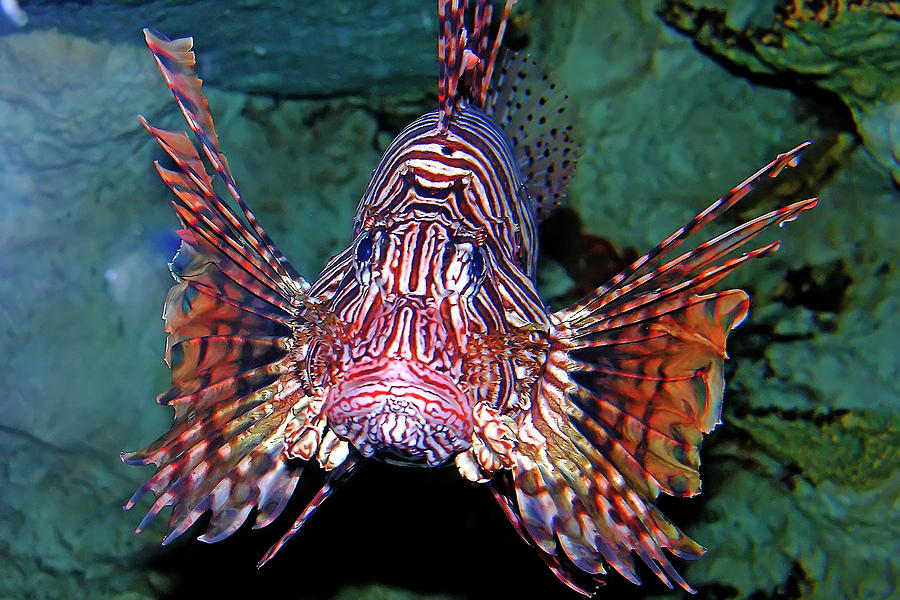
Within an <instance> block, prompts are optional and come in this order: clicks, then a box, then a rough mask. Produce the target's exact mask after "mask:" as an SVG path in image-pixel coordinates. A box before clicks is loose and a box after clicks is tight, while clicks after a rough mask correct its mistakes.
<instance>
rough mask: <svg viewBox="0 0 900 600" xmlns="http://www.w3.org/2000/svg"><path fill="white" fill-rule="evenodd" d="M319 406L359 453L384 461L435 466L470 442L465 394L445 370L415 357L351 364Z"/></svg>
mask: <svg viewBox="0 0 900 600" xmlns="http://www.w3.org/2000/svg"><path fill="white" fill-rule="evenodd" d="M324 410H325V414H326V418H327V421H328V425H329V426H330V427H331V428H332V429H333V430H334V432H335V433H336V434H337V435H339V436H340V437H342V438H344V439H346V440H347V441H349V442H350V443H351V444H353V445H354V446H355V447H356V449H357V450H358V451H359V452H360V453H361V454H362V455H363V456H367V457H374V458H377V459H379V460H383V461H385V462H389V463H397V464H404V465H424V466H437V465H439V464H442V463H444V462H445V461H447V459H449V458H450V457H451V456H452V455H453V454H455V453H457V452H461V451H463V450H466V449H467V448H469V446H470V444H471V438H472V432H473V424H472V416H471V407H470V405H469V401H468V399H467V397H466V396H465V394H464V393H463V392H462V390H460V388H459V386H457V384H456V382H454V381H453V380H452V379H451V378H450V377H448V376H447V375H446V374H445V373H443V372H441V371H437V370H435V369H433V368H431V367H428V366H426V365H424V364H421V363H419V362H418V361H415V360H399V359H377V360H374V361H370V362H367V363H363V364H359V365H355V366H353V367H351V368H350V369H349V370H348V371H347V373H346V375H345V376H344V377H343V378H342V379H341V381H339V382H338V383H337V384H336V385H335V386H334V387H332V389H331V390H330V391H329V394H328V397H327V398H326V401H325V406H324Z"/></svg>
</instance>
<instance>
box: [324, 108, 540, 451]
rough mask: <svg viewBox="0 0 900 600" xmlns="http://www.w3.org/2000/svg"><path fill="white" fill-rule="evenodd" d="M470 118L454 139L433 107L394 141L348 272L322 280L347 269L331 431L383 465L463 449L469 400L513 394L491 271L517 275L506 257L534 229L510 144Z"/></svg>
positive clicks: (469, 428) (360, 223)
mask: <svg viewBox="0 0 900 600" xmlns="http://www.w3.org/2000/svg"><path fill="white" fill-rule="evenodd" d="M464 115H466V119H461V118H457V119H454V121H453V124H452V126H451V131H450V135H447V134H446V133H445V134H444V135H439V134H438V130H437V125H438V114H437V113H429V114H426V115H424V116H423V117H422V118H420V119H419V120H417V121H416V122H414V123H413V124H412V125H410V126H409V127H408V128H407V129H406V130H404V131H403V132H402V133H401V134H400V135H399V136H398V138H397V140H395V142H394V143H393V144H392V145H391V146H390V147H389V148H388V150H387V152H386V153H385V156H384V157H383V159H382V161H381V164H380V166H379V168H378V169H376V171H375V173H374V175H373V178H372V183H371V184H370V187H369V189H368V191H367V193H366V195H365V196H364V197H363V201H362V202H361V204H360V212H359V216H358V218H357V234H356V237H355V240H354V242H353V244H352V245H351V247H350V248H348V250H347V251H345V252H344V254H342V255H341V256H342V257H343V258H342V260H343V268H341V269H327V268H326V271H325V273H323V279H324V280H325V281H327V280H328V279H329V273H334V274H335V275H334V276H338V273H340V274H341V279H342V284H341V285H339V286H335V287H338V288H340V291H339V292H337V295H336V297H335V301H334V303H333V305H332V310H334V311H335V313H336V314H338V315H340V318H341V320H342V321H343V322H344V323H346V328H345V330H344V343H343V344H342V346H343V347H342V348H339V349H338V350H339V352H334V353H333V354H332V356H330V357H329V358H328V359H326V360H324V361H323V362H327V363H330V364H332V365H333V364H335V362H336V361H337V362H339V364H340V365H341V366H340V367H338V368H337V369H336V371H337V373H338V375H337V376H336V377H335V381H334V383H333V384H332V385H331V386H330V388H329V392H328V396H327V398H326V400H325V405H324V410H325V414H326V418H327V421H328V424H329V426H330V427H331V428H332V429H333V430H334V431H335V433H337V434H338V435H339V436H341V437H343V438H345V439H347V440H349V441H350V442H351V443H353V445H354V446H355V447H356V448H357V449H358V450H359V451H360V452H361V453H362V454H363V455H364V456H375V457H378V458H380V459H382V460H385V461H387V462H393V463H403V464H426V465H428V466H434V465H438V464H441V463H443V462H444V461H446V460H447V459H448V458H450V457H451V456H453V455H454V454H456V453H458V452H461V451H463V450H466V449H468V448H469V447H470V446H471V443H472V433H473V418H472V414H473V407H474V405H475V404H476V403H478V402H479V401H482V400H488V399H489V400H491V401H492V402H496V401H497V400H498V394H501V395H502V394H503V393H504V390H508V389H510V388H511V386H510V385H509V383H510V381H509V378H510V377H511V376H512V375H511V369H510V368H508V367H507V366H506V365H504V364H503V363H504V361H503V360H502V357H503V356H504V354H505V353H506V352H507V350H508V349H507V347H506V342H505V340H504V336H503V333H504V332H505V330H506V329H507V327H506V325H505V322H504V317H503V316H502V315H501V314H500V313H501V312H502V311H500V310H498V302H497V299H498V298H499V294H498V293H497V286H496V279H497V277H496V276H497V274H498V271H503V270H507V269H513V270H515V271H520V269H521V267H520V266H519V264H517V262H516V260H517V259H516V255H515V253H514V252H510V249H511V248H516V247H518V248H520V249H521V248H522V247H524V246H526V243H525V241H524V238H523V232H528V231H530V230H531V228H529V227H527V226H526V227H523V226H522V225H521V224H518V221H519V219H525V220H526V221H527V220H528V219H529V218H530V216H529V215H527V214H526V213H522V212H521V211H518V212H517V211H516V210H514V208H513V207H520V206H521V205H522V203H520V202H517V201H516V199H517V195H516V192H517V189H518V175H517V170H516V168H515V166H514V165H513V164H512V162H511V158H510V156H511V154H510V150H509V142H508V141H506V138H505V136H503V134H502V133H501V132H500V130H499V129H498V128H497V127H496V126H494V125H493V124H492V123H491V122H490V120H489V119H488V118H487V117H486V116H484V115H483V114H478V113H476V111H474V110H473V111H469V112H467V113H464ZM498 172H499V173H500V174H501V176H500V177H497V175H496V174H497V173H498ZM529 243H530V241H529ZM519 260H522V258H521V250H520V252H519ZM522 262H526V261H524V260H522ZM351 273H352V277H353V281H352V283H351V284H350V285H348V279H349V275H350V274H351ZM320 281H322V280H320ZM486 381H487V382H490V384H489V385H485V384H484V382H486Z"/></svg>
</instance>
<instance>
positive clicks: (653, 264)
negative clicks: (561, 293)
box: [592, 142, 814, 296]
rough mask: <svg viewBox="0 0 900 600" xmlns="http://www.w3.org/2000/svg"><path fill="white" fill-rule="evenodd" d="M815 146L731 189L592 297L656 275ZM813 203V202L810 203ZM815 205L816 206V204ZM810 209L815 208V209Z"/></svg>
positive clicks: (782, 158)
mask: <svg viewBox="0 0 900 600" xmlns="http://www.w3.org/2000/svg"><path fill="white" fill-rule="evenodd" d="M810 144H812V142H803V143H802V144H800V145H799V146H797V147H795V148H792V149H791V150H788V151H787V152H785V153H783V154H779V155H778V156H777V157H775V159H774V160H772V162H770V163H769V164H767V165H766V166H764V167H763V168H761V169H760V170H758V171H757V172H756V173H754V174H753V175H751V176H750V177H748V178H747V179H745V180H744V181H742V182H741V183H740V184H738V185H737V186H735V187H734V188H732V189H731V190H730V191H729V192H728V193H727V194H725V195H724V196H722V197H720V198H719V199H717V200H716V201H715V202H713V203H712V204H710V205H709V206H708V207H707V208H706V209H705V210H703V211H702V212H701V213H699V214H698V215H697V216H695V217H694V218H693V219H691V220H690V221H689V222H688V223H687V224H686V225H684V226H683V227H680V228H679V229H677V230H676V231H675V232H673V233H672V234H671V235H670V236H669V237H667V238H666V239H665V240H663V241H662V242H660V243H659V244H658V245H657V246H656V247H655V248H653V249H652V250H651V251H650V252H648V253H646V254H644V255H643V256H641V257H640V258H638V259H637V260H635V261H634V262H633V263H632V264H631V265H629V266H628V268H626V269H625V270H624V271H622V272H621V273H619V274H618V275H616V276H615V277H613V278H612V279H611V280H609V281H608V282H607V283H605V284H603V285H602V286H600V288H598V289H597V291H596V292H595V293H594V294H592V296H605V295H606V294H607V293H608V292H610V291H612V290H617V289H622V288H623V287H625V286H627V285H628V283H630V282H631V281H632V280H634V279H637V278H640V277H642V276H644V275H646V274H647V273H649V272H651V271H654V270H655V269H656V268H657V265H658V264H659V262H660V261H661V260H662V259H663V258H664V257H665V256H666V255H668V254H669V253H671V252H672V251H673V250H674V249H675V248H677V247H678V246H680V245H681V244H682V243H683V242H684V241H685V240H686V239H687V238H689V237H690V236H692V235H693V234H695V233H697V232H698V231H700V230H701V229H703V228H704V227H705V226H706V225H708V224H709V223H710V222H712V221H713V220H714V219H716V218H717V217H719V216H720V215H722V214H723V213H724V212H726V211H727V210H729V209H730V208H731V207H733V206H734V205H735V204H737V203H738V202H739V201H740V200H742V199H743V198H744V197H745V196H747V194H749V193H750V192H751V191H753V189H754V188H755V187H756V185H757V184H759V182H760V181H762V180H763V178H766V177H768V178H774V177H777V176H778V175H779V174H780V173H781V171H782V170H784V168H785V167H787V166H795V165H796V164H798V161H799V159H800V152H801V151H803V150H804V149H805V148H806V147H807V146H809V145H810ZM807 202H810V201H807ZM813 205H814V204H813ZM808 208H812V205H811V206H809V207H808Z"/></svg>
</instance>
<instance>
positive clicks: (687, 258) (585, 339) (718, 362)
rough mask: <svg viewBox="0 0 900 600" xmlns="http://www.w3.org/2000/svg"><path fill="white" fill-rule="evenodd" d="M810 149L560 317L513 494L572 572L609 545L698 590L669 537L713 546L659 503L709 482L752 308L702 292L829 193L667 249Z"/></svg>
mask: <svg viewBox="0 0 900 600" xmlns="http://www.w3.org/2000/svg"><path fill="white" fill-rule="evenodd" d="M802 147H803V146H799V147H798V148H795V149H794V150H792V151H790V152H788V153H785V154H782V155H780V156H779V157H778V158H776V159H775V160H774V161H772V162H771V163H770V164H769V165H767V166H766V167H764V168H763V169H761V170H760V171H758V172H757V173H755V174H754V175H753V176H751V177H750V178H748V179H747V180H746V181H744V182H743V183H742V184H741V185H739V186H737V187H736V188H734V189H733V190H731V191H730V192H729V193H728V194H726V195H725V196H723V197H722V198H720V199H719V200H717V201H716V202H715V203H713V204H712V205H711V206H710V207H709V208H707V209H706V210H705V211H703V212H702V213H700V214H699V215H697V217H695V218H694V219H693V220H691V222H690V223H688V224H687V225H685V226H684V227H682V228H680V229H679V230H678V231H676V232H675V233H673V234H672V235H671V236H669V237H668V238H667V239H666V240H664V241H663V242H662V243H661V244H660V245H658V246H657V247H656V248H655V249H653V250H652V251H651V252H649V253H648V254H647V255H645V256H644V257H642V258H640V259H638V260H637V261H635V263H633V264H632V265H631V266H630V267H629V268H628V269H626V270H625V271H623V272H622V273H621V274H619V275H617V276H616V277H614V278H613V279H612V280H611V281H610V282H609V283H608V284H606V285H604V286H602V287H601V288H599V289H598V290H597V291H595V292H594V293H593V294H590V295H589V296H587V297H586V298H584V299H583V300H581V301H579V302H578V303H576V304H575V305H573V306H571V307H569V308H567V309H564V310H561V311H558V312H557V313H555V314H554V315H552V317H551V319H552V321H553V322H554V323H555V325H556V326H555V327H554V328H553V329H552V330H551V332H552V333H551V337H552V339H551V340H550V346H551V348H553V350H552V351H551V352H549V353H548V358H547V360H546V363H545V364H544V368H543V370H542V373H543V375H542V378H541V379H540V380H539V381H538V382H537V384H536V386H535V388H534V391H533V393H532V397H531V405H530V407H529V409H528V410H527V412H524V413H523V414H522V415H520V416H519V417H518V419H517V424H518V425H519V440H520V441H519V444H518V445H517V446H516V448H515V449H514V450H513V452H512V454H513V460H514V466H513V469H512V471H513V473H512V475H513V483H514V487H515V494H514V496H513V494H510V493H507V494H504V495H503V498H501V500H502V504H504V505H505V506H504V509H505V511H506V512H507V514H508V516H510V515H511V517H510V518H511V520H513V521H514V524H517V528H518V529H519V530H520V533H522V532H524V533H523V535H526V536H527V537H528V538H530V539H531V540H532V542H533V543H534V544H535V545H536V546H537V547H539V548H540V549H541V551H542V552H544V553H545V554H546V555H548V556H551V557H553V558H552V559H548V558H547V556H545V557H544V558H545V561H547V562H548V564H551V568H554V566H555V567H556V568H554V571H555V572H557V574H558V575H559V576H560V578H561V579H563V581H566V582H567V583H570V582H571V581H573V573H574V571H567V570H565V569H563V570H562V573H560V572H559V571H557V570H556V569H557V568H559V567H560V566H563V567H565V566H566V565H569V563H571V564H570V565H569V566H571V568H572V569H580V570H581V571H585V572H587V573H591V572H592V568H593V564H594V561H595V560H597V559H598V557H601V556H602V558H603V559H604V560H606V561H607V562H608V563H609V564H610V565H611V566H612V567H613V568H615V569H616V570H617V571H619V573H621V574H622V575H623V576H625V577H626V578H628V579H630V580H631V581H634V582H636V583H637V582H639V580H638V578H637V574H636V572H635V569H634V561H633V559H632V556H631V555H632V553H635V554H637V555H638V556H639V557H640V558H641V559H642V560H643V561H644V562H645V563H646V564H647V565H648V567H649V568H650V569H651V570H652V571H653V572H654V573H655V574H656V576H657V577H658V578H659V579H660V580H661V581H662V582H663V583H665V584H666V585H668V586H670V587H671V586H672V585H673V584H677V585H679V586H681V587H682V588H683V589H685V590H687V591H693V590H692V589H691V587H690V586H689V585H688V584H687V582H685V580H684V579H683V578H682V577H681V576H680V575H679V574H678V572H677V571H676V570H675V569H674V567H673V566H672V565H671V564H670V563H669V560H668V559H667V558H666V555H665V554H664V553H663V550H662V549H663V548H666V549H668V550H669V551H670V552H672V553H673V554H675V555H676V556H679V557H682V558H695V557H697V556H699V555H700V554H702V552H703V548H702V547H700V546H699V545H698V544H696V543H695V542H694V541H693V540H691V539H690V538H688V537H687V536H685V535H684V534H683V533H682V532H681V531H679V530H678V528H677V527H675V526H674V525H673V524H672V523H671V522H670V521H669V520H668V519H667V518H666V517H665V516H664V515H662V513H661V512H660V511H659V510H658V509H656V507H655V506H654V505H653V501H654V500H655V499H656V497H657V496H658V495H659V493H660V492H661V491H662V492H665V493H667V494H670V495H675V496H691V495H694V494H697V493H699V491H700V485H701V484H700V476H699V472H698V469H699V466H700V453H699V448H700V443H701V441H702V437H703V434H704V433H708V432H709V431H711V430H712V429H713V428H714V427H715V426H716V424H717V423H719V421H720V416H721V410H722V399H723V395H724V388H725V383H724V378H723V363H724V360H725V358H726V357H727V353H726V338H727V336H728V333H729V332H730V331H731V330H732V329H734V328H735V327H737V326H738V325H740V323H741V322H742V321H743V320H744V319H745V318H746V316H747V313H748V310H749V298H748V296H747V294H746V293H745V292H743V291H741V290H730V291H724V292H719V293H715V294H706V295H702V294H701V293H702V292H705V291H706V290H708V289H709V288H710V287H711V286H712V285H714V284H715V283H716V282H718V281H720V280H721V279H722V278H723V277H725V276H726V275H728V274H729V273H730V272H731V271H733V270H734V269H736V268H737V267H739V266H740V265H742V264H744V263H745V262H747V261H749V260H753V259H755V258H758V257H762V256H766V255H768V254H771V253H772V252H774V251H776V250H777V249H778V246H779V242H777V241H776V242H771V243H769V244H766V245H763V246H761V247H759V248H755V249H753V250H750V251H746V252H744V253H743V254H740V255H738V256H733V253H734V252H736V251H737V250H738V249H740V248H741V247H742V246H744V245H745V244H747V243H748V242H749V241H750V240H752V239H754V238H755V237H756V236H757V235H759V234H760V233H761V232H763V231H765V230H766V229H768V228H770V227H772V226H774V225H781V224H783V223H786V222H789V221H791V220H793V219H795V218H796V217H797V216H798V215H799V214H800V213H802V212H803V211H805V210H809V209H810V208H812V207H813V206H815V204H816V200H815V199H811V200H805V201H802V202H797V203H795V204H792V205H790V206H786V207H784V208H781V209H778V210H775V211H772V212H770V213H768V214H766V215H763V216H761V217H759V218H757V219H754V220H752V221H749V222H747V223H744V224H743V225H740V226H738V227H735V228H733V229H731V230H730V231H728V232H726V233H723V234H722V235H719V236H717V237H715V238H713V239H711V240H709V241H708V242H706V243H703V244H700V245H699V246H697V247H696V248H694V249H693V250H690V251H688V252H686V253H684V254H682V255H681V256H679V257H677V258H675V259H671V260H668V262H664V258H665V257H666V256H667V255H668V254H669V253H670V252H671V251H672V250H673V249H674V248H676V247H677V246H678V245H679V244H681V243H682V242H683V240H684V239H686V238H687V237H688V236H690V235H691V234H693V233H695V232H697V231H698V230H700V229H701V228H702V227H704V226H705V225H706V224H708V223H709V222H710V221H711V220H712V219H714V218H715V217H716V216H718V215H719V214H721V213H722V212H724V211H725V210H727V209H728V208H729V207H731V206H733V205H734V204H735V203H736V202H737V201H738V200H740V199H741V198H742V197H743V196H745V195H746V194H747V193H748V192H749V191H750V190H751V189H752V188H753V186H754V185H755V184H756V183H757V182H758V181H759V180H760V179H761V178H762V177H774V176H775V175H777V174H778V172H779V171H781V169H783V168H784V167H785V166H788V165H793V164H795V162H796V158H797V153H798V152H799V150H800V149H801V148H802ZM729 257H730V258H729ZM513 498H514V501H513ZM575 574H576V575H577V573H575ZM570 585H572V584H571V583H570ZM572 587H573V588H574V589H579V587H578V586H575V585H572Z"/></svg>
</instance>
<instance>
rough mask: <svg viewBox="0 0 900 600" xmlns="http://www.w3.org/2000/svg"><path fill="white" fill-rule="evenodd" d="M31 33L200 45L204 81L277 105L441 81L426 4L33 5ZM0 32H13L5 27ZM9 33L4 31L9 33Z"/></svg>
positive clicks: (392, 0) (35, 0) (216, 0)
mask: <svg viewBox="0 0 900 600" xmlns="http://www.w3.org/2000/svg"><path fill="white" fill-rule="evenodd" d="M21 5H22V8H23V9H24V10H25V11H26V12H27V13H28V25H27V26H26V27H25V29H24V30H25V31H29V30H36V29H47V28H51V27H55V28H57V29H59V30H60V31H63V32H65V33H70V34H73V35H77V36H79V37H85V38H88V39H92V40H105V41H112V42H121V43H124V44H127V45H129V46H133V47H138V46H139V45H140V44H141V43H142V37H141V35H140V31H141V29H142V28H144V27H150V28H152V29H155V30H157V31H159V32H161V33H163V34H164V35H167V36H169V37H183V36H187V35H191V36H194V38H195V39H196V40H197V44H198V48H200V49H201V50H202V55H201V58H200V62H199V64H198V68H197V71H198V73H199V75H200V76H201V77H202V78H203V79H204V80H206V81H207V82H208V83H210V84H213V85H215V86H217V87H221V88H224V89H230V90H237V91H242V92H253V93H260V94H270V95H273V96H279V97H282V96H304V97H305V96H326V97H327V96H335V95H340V94H348V93H350V94H361V95H369V96H379V95H383V94H385V93H397V92H399V91H405V90H409V89H416V90H419V89H422V88H423V87H424V86H427V85H429V84H430V83H431V81H432V80H433V79H434V77H435V73H436V71H437V59H436V58H435V54H434V48H435V35H436V32H437V23H436V20H435V18H434V3H433V2H428V1H423V0H327V1H318V0H299V1H298V0H265V1H263V0H230V1H228V0H226V1H220V0H188V1H174V0H149V1H147V0H79V1H73V0H29V1H28V2H21ZM0 28H4V29H6V30H9V29H12V25H10V24H8V23H3V17H2V15H0ZM0 30H2V29H0Z"/></svg>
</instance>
